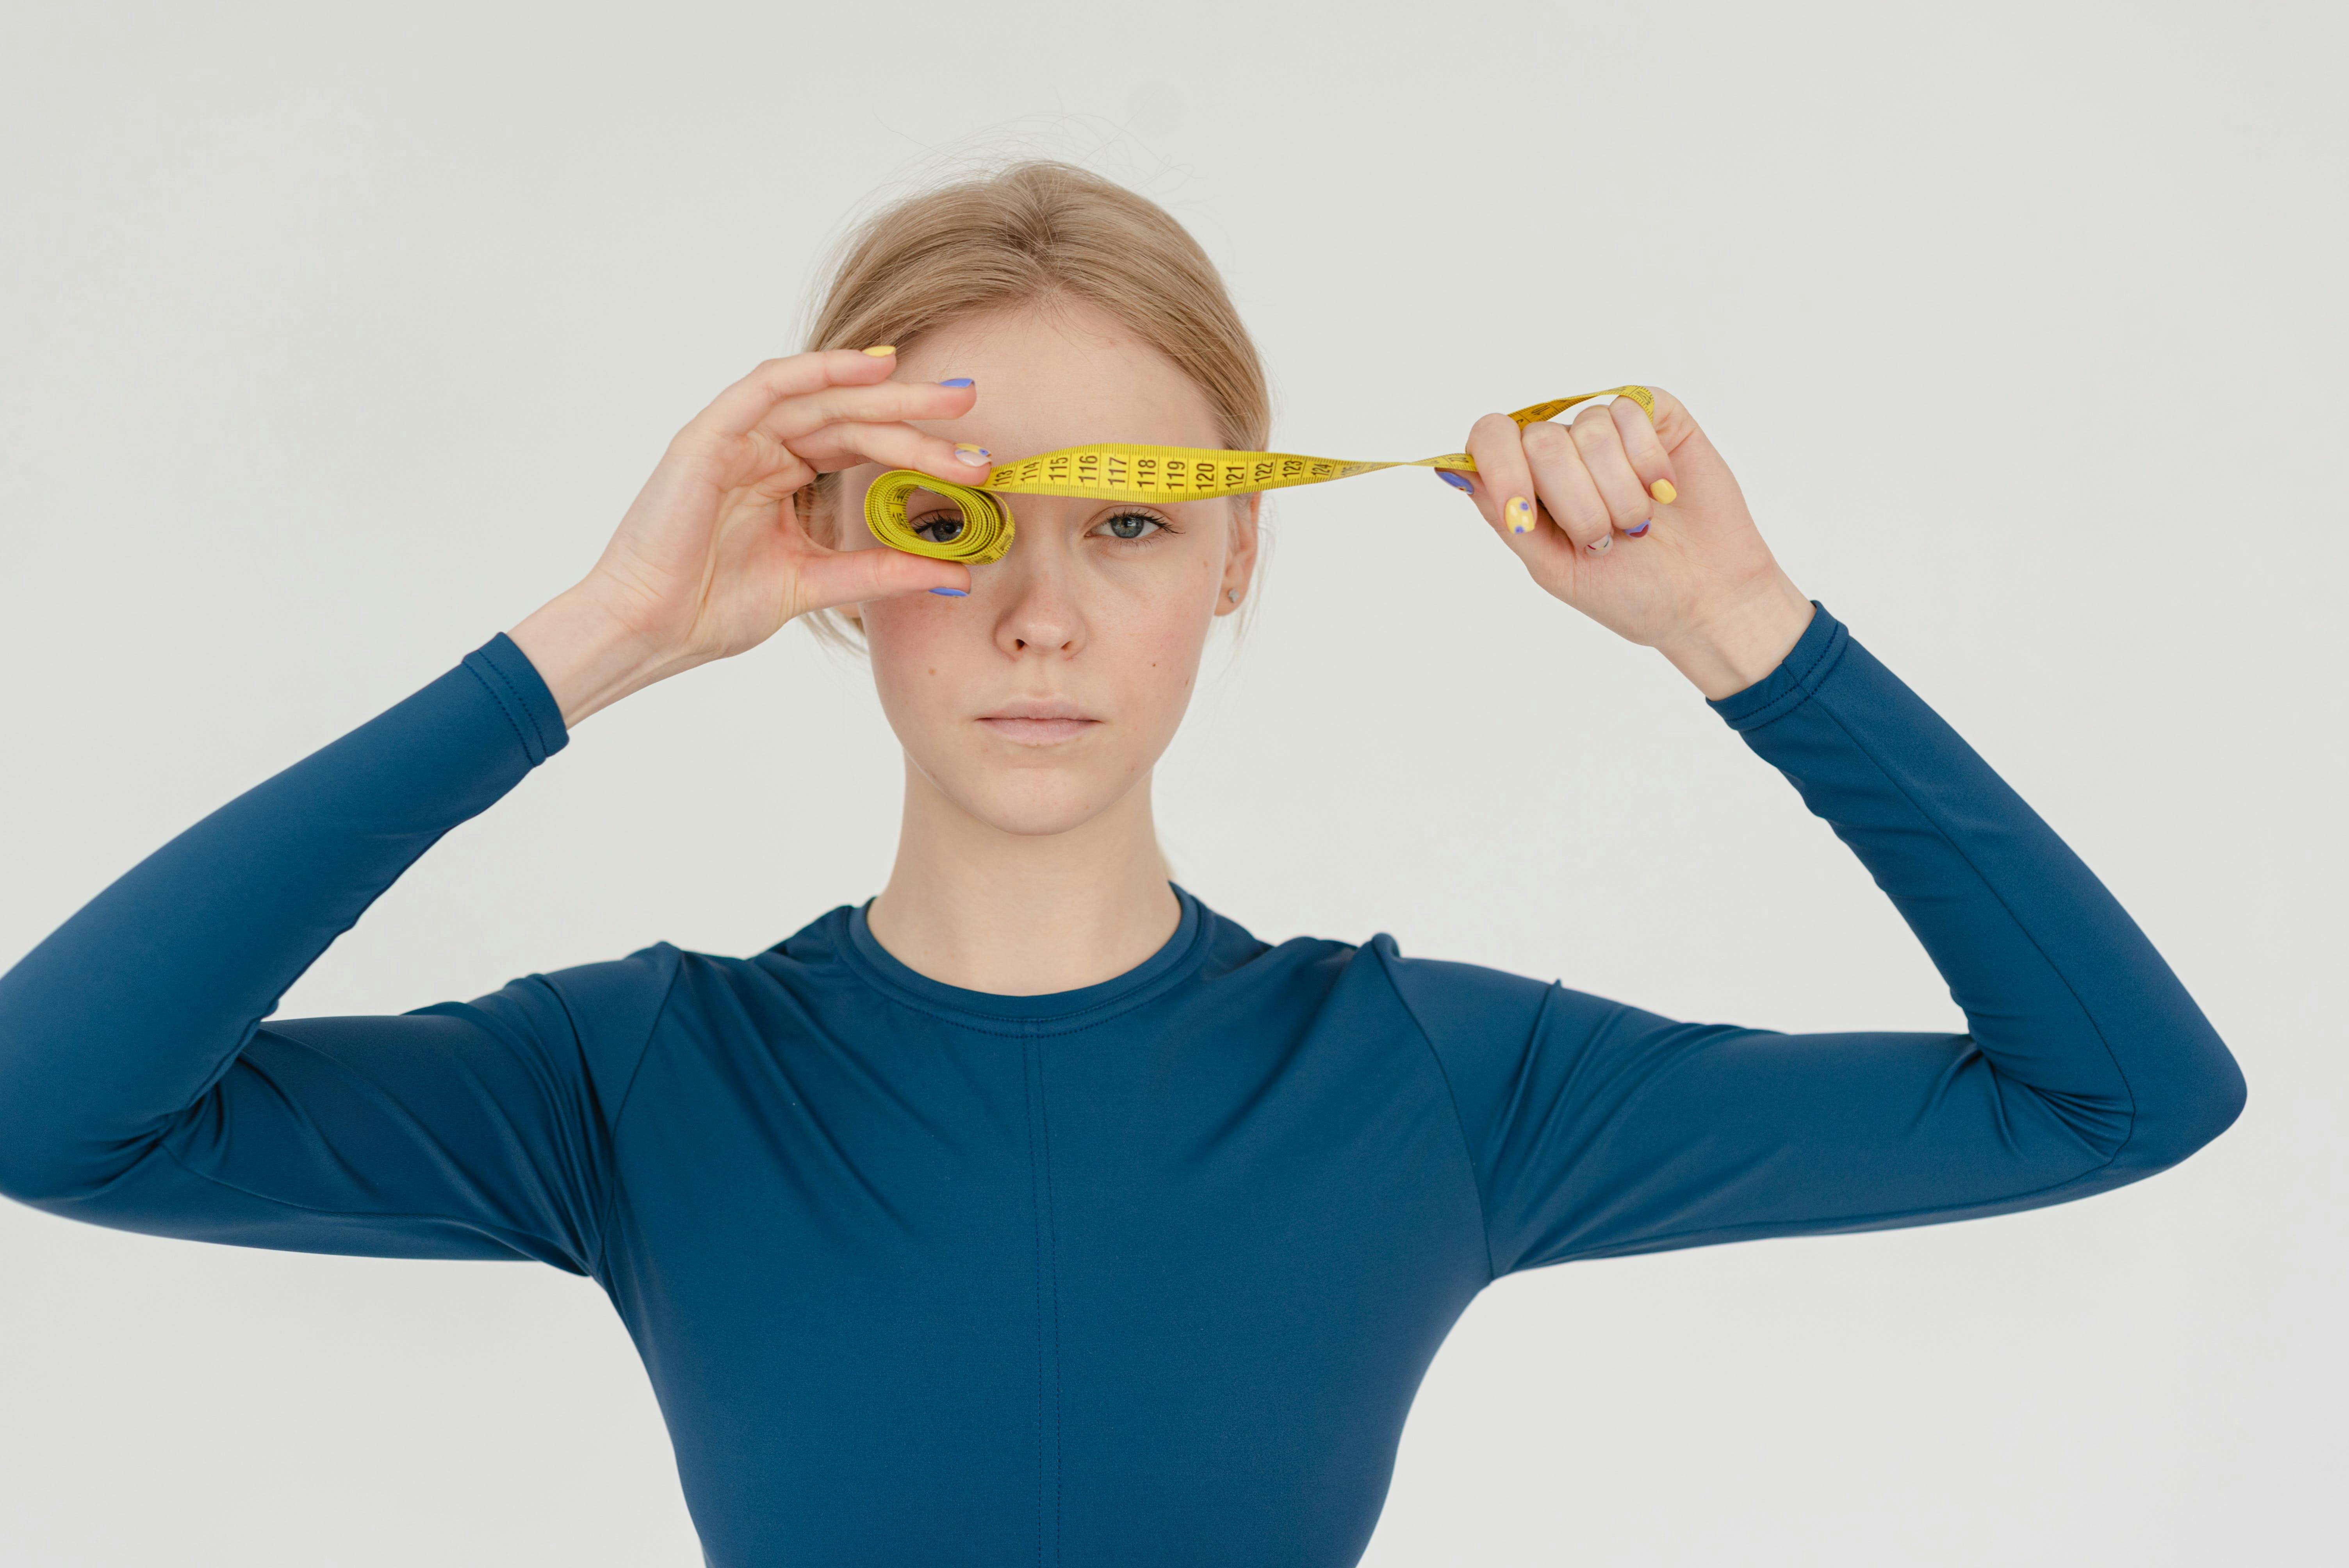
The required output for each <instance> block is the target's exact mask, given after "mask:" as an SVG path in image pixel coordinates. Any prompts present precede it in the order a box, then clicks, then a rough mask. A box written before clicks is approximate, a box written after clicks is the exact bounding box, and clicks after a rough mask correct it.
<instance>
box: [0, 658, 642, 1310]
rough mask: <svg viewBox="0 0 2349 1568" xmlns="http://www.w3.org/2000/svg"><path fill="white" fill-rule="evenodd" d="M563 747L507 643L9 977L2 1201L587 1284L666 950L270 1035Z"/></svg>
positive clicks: (444, 679)
mask: <svg viewBox="0 0 2349 1568" xmlns="http://www.w3.org/2000/svg"><path fill="white" fill-rule="evenodd" d="M567 739H568V737H567V735H566V733H565V731H564V725H563V718H562V714H561V711H560V710H559V708H558V707H556V705H555V703H554V698H553V696H551V695H550V694H549V693H548V692H547V690H546V687H545V685H544V683H543V681H542V680H541V679H540V678H539V676H538V674H537V672H536V671H535V670H534V669H533V668H532V666H531V664H530V661H529V660H528V659H527V658H526V657H525V656H524V655H523V653H522V650H521V649H520V648H518V647H516V646H515V645H514V644H513V642H512V640H511V639H510V638H508V637H506V636H505V635H504V634H502V633H501V634H499V635H498V636H496V637H494V638H492V640H491V641H490V642H489V643H488V644H486V645H483V646H482V647H481V648H479V649H477V650H475V651H474V652H473V653H471V654H469V655H466V656H465V658H464V660H463V662H462V663H461V664H460V665H458V666H457V667H455V668H454V669H451V670H450V671H449V672H448V673H447V674H446V675H444V676H441V677H440V678H439V679H438V680H435V681H433V682H432V683H431V684H430V685H429V686H425V687H424V688H423V689H421V690H420V691H418V692H416V693H415V694H414V695H412V696H409V697H408V698H406V699H405V700H403V701H402V702H400V703H398V704H397V705H395V706H394V707H391V708H389V709H388V710H387V711H385V712H384V713H382V714H380V715H378V717H375V718H373V719H371V720H369V721H368V722H367V723H366V724H364V725H361V726H360V727H358V728H357V729H355V730H353V731H351V732H350V733H349V734H347V735H346V736H344V737H342V738H340V739H338V740H336V741H335V742H334V743H332V744H331V745H328V746H326V747H325V748H321V749H320V750H318V751H316V752H315V753H313V754H312V755H310V756H309V757H307V758H304V759H303V760H301V761H300V762H298V763H295V765H294V766H293V767H291V768H288V769H285V771H283V772H281V773H279V774H277V775H276V776H275V777H274V778H271V779H266V780H264V782H262V783H261V784H259V785H256V786H255V787H254V788H253V789H250V790H247V791H246V792H245V793H244V794H243V795H241V796H239V797H237V798H236V799H233V800H232V801H230V802H229V803H228V804H227V805H225V806H223V807H222V808H221V809H220V810H217V811H214V812H212V814H211V815H210V816H208V817H206V818H204V819H203V820H202V821H200V822H198V823H196V824H195V825H194V826H193V827H191V828H190V829H188V830H186V831H185V832H183V833H181V834H180V835H179V836H178V837H177V838H175V839H173V840H172V841H171V842H169V843H168V844H165V845H164V846H163V847H162V848H161V849H160V850H158V851H155V852H154V853H153V854H151V855H150V856H149V857H147V859H145V860H144V861H140V863H139V864H138V865H136V866H134V867H133V868H131V870H130V871H129V872H126V873H125V874H124V875H123V876H122V877H121V878H120V879H119V880H118V881H117V882H114V883H113V885H112V886H110V887H109V888H107V889H106V890H105V891H104V892H101V893H99V894H98V897H97V898H95V899H93V900H92V901H91V902H90V903H88V904H87V905H86V906H84V907H83V908H82V909H81V910H80V911H79V912H78V913H76V914H75V915H74V916H73V917H72V918H71V919H69V920H67V922H66V923H65V924H63V925H62V926H60V927H59V928H58V929H57V931H56V932H55V933H53V934H51V935H50V936H49V937H48V938H47V940H46V941H44V942H43V943H42V944H40V945H39V946H38V947H36V948H35V949H34V950H33V951H32V952H31V953H29V954H26V956H25V958H24V959H23V960H22V961H20V962H19V963H18V964H17V965H16V966H15V967H14V968H12V969H10V970H9V971H8V973H7V974H6V975H0V1191H5V1192H6V1193H7V1194H8V1195H9V1196H12V1197H15V1198H16V1199H18V1200H20V1201H22V1202H27V1203H30V1204H32V1205H34V1206H36V1207H38V1208H43V1209H47V1210H49V1211H51V1212H57V1213H59V1214H63V1215H67V1216H69V1217H71V1218H74V1219H79V1220H85V1221H89V1222H95V1223H99V1224H106V1225H112V1226H116V1227H118V1228H121V1229H126V1230H133V1231H144V1232H150V1233H156V1234H162V1235H173V1236H182V1237H188V1238H191V1239H198V1240H204V1241H214V1242H230V1243H242V1244H245V1245H252V1246H267V1247H278V1248H286V1249H291V1250H295V1251H307V1252H328V1253H367V1254H373V1255H378V1256H393V1257H475V1258H484V1257H486V1258H514V1257H523V1258H535V1259H538V1260H540V1261H543V1262H545V1263H548V1264H554V1266H556V1267H559V1268H564V1269H566V1270H570V1271H573V1272H576V1273H592V1272H594V1270H595V1266H596V1264H597V1262H598V1259H599V1252H600V1244H601V1243H600V1222H601V1216H602V1213H603V1211H604V1208H605V1202H606V1200H607V1197H608V1192H607V1183H606V1176H605V1173H606V1171H607V1170H608V1166H609V1161H608V1130H609V1126H610V1121H611V1118H612V1115H613V1114H614V1113H615V1112H616V1104H617V1102H618V1101H619V1100H620V1099H623V1098H624V1097H625V1094H626V1085H627V1082H628V1079H629V1076H630V1074H631V1072H632V1071H633V1067H634V1063H635V1059H636V1056H637V1055H639V1054H640V1053H641V1050H642V1047H643V1044H644V1040H645V1038H646V1037H647V1036H648V1035H649V1033H650V1029H651V1026H652V1022H653V1018H654V1016H655V1015H656V1013H657V1008H658V1006H659V1005H660V1000H661V998H662V996H663V995H664V994H665V991H666V987H667V984H668V981H669V980H670V978H671V977H672V976H673V975H674V971H675V962H674V960H675V957H676V954H675V950H674V949H667V948H665V947H664V948H656V949H647V950H646V951H645V952H643V953H640V954H636V955H634V956H632V957H630V958H628V959H625V960H621V961H619V962H617V963H615V964H609V965H587V966H585V967H582V968H580V969H575V970H566V971H562V972H559V973H557V974H555V975H532V976H528V977H525V978H523V979H520V980H516V981H514V982H513V983H512V984H511V985H506V986H505V987H503V988H502V989H501V990H499V991H497V992H495V993H493V994H492V995H487V996H482V997H480V998H477V999H476V1000H474V1001H472V1002H470V1003H444V1004H440V1005H438V1006H429V1007H424V1008H420V1009H419V1010H417V1011H416V1012H412V1013H406V1014H401V1015H398V1016H385V1017H345V1018H333V1017H328V1018H305V1019H295V1020H285V1021H279V1022H276V1023H274V1024H268V1025H264V1023H263V1022H262V1020H263V1019H264V1018H266V1017H267V1016H269V1015H270V1014H271V1013H272V1012H273V1011H274V1009H275V1007H276V1006H277V1003H278V1000H279V998H280V997H282V996H283V995H284V994H285V989H286V987H288V986H289V985H292V984H293V982H294V981H295V979H296V978H297V977H299V976H300V975H301V974H302V972H303V971H304V970H305V969H306V968H308V967H309V965H311V963H312V962H313V961H314V960H315V959H316V957H317V956H318V954H321V953H323V952H324V951H325V950H326V946H327V944H330V943H332V942H333V941H334V939H335V938H336V936H339V935H340V934H342V933H343V932H345V931H347V930H348V929H349V928H350V927H351V925H352V924H353V923H355V922H356V921H357V919H358V917H359V915H360V914H361V913H363V912H364V911H365V910H366V909H367V906H368V905H369V904H370V903H373V902H374V901H375V899H376V898H377V897H378V895H379V894H381V893H382V892H383V891H384V890H385V889H386V888H388V886H390V885H391V883H392V882H393V881H394V880H395V879H396V878H398V876H399V874H400V873H401V872H404V871H406V870H407V869H408V867H409V865H410V864H411V863H413V862H414V861H415V860H416V859H417V858H418V857H419V855H421V854H422V853H423V852H424V851H426V850H428V849H429V848H430V847H431V846H432V845H433V844H434V843H435V842H436V841H439V839H440V836H441V835H442V834H444V833H446V832H448V831H449V830H450V829H451V828H453V827H455V826H457V825H458V824H459V823H460V822H463V821H465V820H468V819H469V818H471V817H473V816H475V815H478V814H479V813H480V812H481V811H482V810H486V809H487V808H488V807H489V806H490V805H491V804H492V803H493V802H494V801H496V800H497V799H499V798H500V797H501V796H502V795H504V794H505V793H506V791H508V790H509V789H512V788H513V787H514V786H515V785H516V784H517V783H519V782H520V781H521V780H522V779H523V777H524V776H525V775H526V774H528V773H529V772H530V770H531V769H533V768H535V767H536V766H537V765H538V764H539V763H541V762H543V760H545V759H546V758H548V757H549V756H551V755H552V754H554V752H556V751H559V750H561V749H562V748H563V747H564V744H565V743H566V741H567Z"/></svg>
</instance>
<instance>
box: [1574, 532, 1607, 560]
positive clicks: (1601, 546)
mask: <svg viewBox="0 0 2349 1568" xmlns="http://www.w3.org/2000/svg"><path fill="white" fill-rule="evenodd" d="M1614 542H1615V536H1614V535H1613V534H1611V533H1602V534H1600V535H1599V537H1598V538H1596V539H1594V540H1592V541H1591V542H1589V543H1588V544H1586V545H1584V546H1583V547H1582V548H1583V549H1585V550H1588V552H1590V553H1591V554H1593V555H1604V554H1606V553H1607V551H1608V548H1609V546H1610V545H1612V544H1613V543H1614Z"/></svg>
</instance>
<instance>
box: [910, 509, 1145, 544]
mask: <svg viewBox="0 0 2349 1568" xmlns="http://www.w3.org/2000/svg"><path fill="white" fill-rule="evenodd" d="M1129 517H1136V518H1140V519H1141V520H1142V521H1144V522H1153V523H1156V524H1157V525H1158V526H1157V527H1155V528H1154V529H1152V530H1151V531H1149V532H1148V533H1137V534H1135V535H1134V536H1133V538H1132V539H1119V538H1118V536H1117V535H1116V534H1114V533H1111V534H1102V535H1100V537H1102V538H1105V539H1112V540H1116V541H1117V542H1118V543H1120V544H1140V543H1141V542H1143V540H1145V539H1155V538H1157V537H1158V536H1159V535H1160V534H1162V533H1180V532H1182V530H1181V529H1179V528H1176V527H1175V526H1174V524H1173V523H1171V522H1169V521H1166V520H1165V519H1164V518H1163V517H1160V516H1158V515H1157V514H1156V513H1155V512H1148V511H1116V512H1112V513H1111V514H1110V515H1109V516H1107V517H1105V518H1103V519H1102V520H1101V521H1099V522H1097V523H1095V524H1094V525H1093V530H1094V531H1098V530H1100V529H1102V528H1105V527H1107V526H1108V525H1109V524H1111V523H1112V522H1120V521H1123V520H1125V519H1126V518H1129ZM949 518H951V519H952V520H953V521H954V522H955V523H956V525H957V526H956V528H955V531H954V532H953V533H950V534H948V535H947V538H948V539H952V538H955V537H957V535H959V534H960V533H961V532H962V528H961V526H960V525H961V522H962V518H961V517H960V515H959V514H957V513H956V512H953V511H934V512H928V513H926V514H924V515H923V516H921V517H918V518H915V519H913V520H912V521H909V522H908V523H907V525H906V526H908V527H909V528H911V529H912V530H913V531H915V532H916V533H921V534H922V537H923V538H925V539H927V538H929V537H930V536H929V535H928V534H926V533H922V530H924V529H926V528H927V527H929V526H930V525H931V524H932V523H934V522H944V521H947V520H948V519H949ZM941 542H943V541H941Z"/></svg>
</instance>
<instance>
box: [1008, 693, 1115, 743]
mask: <svg viewBox="0 0 2349 1568" xmlns="http://www.w3.org/2000/svg"><path fill="white" fill-rule="evenodd" d="M978 722H979V724H980V725H981V726H983V727H986V728H987V729H988V730H990V731H992V732H993V733H994V734H996V735H999V736H1001V737H1002V738H1004V739H1006V740H1008V741H1010V742H1011V743H1012V744H1013V745H1014V746H1058V745H1059V744H1061V742H1062V741H1064V740H1073V739H1074V738H1077V737H1078V736H1080V735H1082V734H1083V733H1085V731H1087V730H1089V729H1092V728H1093V727H1095V726H1097V725H1099V724H1100V723H1101V720H1100V719H1097V718H1092V717H1088V716H1087V715H1086V714H1085V713H1084V712H1083V711H1082V710H1081V709H1080V708H1079V707H1077V705H1076V704H1074V703H1072V702H1069V701H1067V700H1065V699H1052V700H1047V701H1040V702H1013V703H1006V704H1005V705H1004V706H1003V707H999V708H998V709H996V710H995V711H994V712H993V713H989V714H982V715H980V716H979V720H978Z"/></svg>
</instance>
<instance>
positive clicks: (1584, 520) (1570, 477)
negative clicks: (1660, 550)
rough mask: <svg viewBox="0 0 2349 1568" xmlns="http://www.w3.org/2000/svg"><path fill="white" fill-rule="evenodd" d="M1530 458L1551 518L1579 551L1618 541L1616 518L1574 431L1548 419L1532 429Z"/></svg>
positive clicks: (1602, 549)
mask: <svg viewBox="0 0 2349 1568" xmlns="http://www.w3.org/2000/svg"><path fill="white" fill-rule="evenodd" d="M1526 461H1527V462H1528V463H1530V464H1531V465H1532V466H1533V471H1534V490H1535V493H1537V495H1539V496H1540V497H1541V503H1542V505H1543V507H1544V508H1545V509H1547V511H1548V512H1549V516H1550V521H1552V522H1555V523H1557V526H1558V531H1560V532H1562V533H1564V534H1565V535H1566V536H1567V538H1568V539H1569V540H1571V541H1573V542H1574V547H1575V548H1576V549H1577V550H1581V551H1586V552H1589V553H1590V554H1593V555H1597V554H1600V553H1602V552H1605V551H1606V550H1607V549H1608V547H1609V546H1610V545H1611V544H1613V543H1614V542H1615V520H1614V518H1613V517H1612V516H1611V515H1610V514H1609V512H1608V510H1607V502H1606V500H1604V498H1602V497H1601V496H1600V495H1599V486H1598V485H1597V484H1596V483H1594V482H1593V481H1592V480H1591V478H1590V470H1589V469H1588V468H1586V467H1584V466H1583V461H1582V452H1581V450H1580V449H1579V448H1578V447H1577V446H1576V445H1575V440H1574V436H1573V434H1572V432H1570V431H1568V429H1566V428H1564V427H1563V426H1558V425H1552V424H1548V423H1547V422H1545V423H1543V424H1539V425H1535V426H1532V427H1530V428H1527V429H1526Z"/></svg>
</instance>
